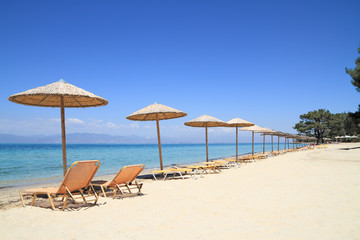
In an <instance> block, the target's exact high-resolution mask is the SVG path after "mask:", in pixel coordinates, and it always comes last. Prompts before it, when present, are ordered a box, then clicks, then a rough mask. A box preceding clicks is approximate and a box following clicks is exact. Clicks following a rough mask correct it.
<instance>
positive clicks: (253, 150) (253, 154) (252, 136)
mask: <svg viewBox="0 0 360 240" xmlns="http://www.w3.org/2000/svg"><path fill="white" fill-rule="evenodd" d="M252 155H253V156H254V131H252Z"/></svg>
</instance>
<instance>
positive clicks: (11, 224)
mask: <svg viewBox="0 0 360 240" xmlns="http://www.w3.org/2000/svg"><path fill="white" fill-rule="evenodd" d="M341 148H351V149H349V150H341ZM143 193H144V195H143V196H136V197H132V198H124V199H115V200H113V199H111V198H106V199H105V198H100V206H95V207H90V208H84V207H83V208H80V209H79V210H76V211H65V212H61V211H52V210H50V209H45V208H40V207H30V206H27V207H25V208H19V207H17V208H12V209H8V210H2V211H0V232H1V235H0V236H1V237H0V239H99V238H101V239H166V238H168V239H334V240H335V239H336V240H337V239H360V144H359V143H357V144H336V145H335V144H334V145H329V147H328V148H327V149H319V150H310V151H302V152H295V153H288V154H285V155H283V156H278V157H271V158H269V159H266V160H264V161H261V162H256V163H251V164H248V165H246V166H244V167H241V168H233V169H229V170H224V171H223V172H222V173H220V174H209V175H205V177H204V178H200V179H197V180H194V179H187V180H169V181H158V182H146V183H145V185H144V187H143Z"/></svg>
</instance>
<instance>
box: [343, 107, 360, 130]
mask: <svg viewBox="0 0 360 240" xmlns="http://www.w3.org/2000/svg"><path fill="white" fill-rule="evenodd" d="M345 129H346V133H347V134H349V135H356V134H360V105H359V109H358V111H357V112H354V113H351V112H350V113H349V114H348V118H347V121H346V122H345Z"/></svg>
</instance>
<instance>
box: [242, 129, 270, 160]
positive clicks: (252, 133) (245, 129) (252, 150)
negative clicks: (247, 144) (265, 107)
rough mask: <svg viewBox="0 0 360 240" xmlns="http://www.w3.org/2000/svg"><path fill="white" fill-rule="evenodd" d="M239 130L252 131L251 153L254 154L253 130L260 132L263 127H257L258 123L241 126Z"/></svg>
mask: <svg viewBox="0 0 360 240" xmlns="http://www.w3.org/2000/svg"><path fill="white" fill-rule="evenodd" d="M239 130H240V131H251V132H252V155H254V132H259V131H260V132H261V131H263V130H264V128H262V127H259V126H258V125H254V126H251V127H243V128H239Z"/></svg>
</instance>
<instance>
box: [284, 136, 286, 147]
mask: <svg viewBox="0 0 360 240" xmlns="http://www.w3.org/2000/svg"><path fill="white" fill-rule="evenodd" d="M284 143H285V146H284V150H286V138H285V141H284Z"/></svg>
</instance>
